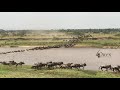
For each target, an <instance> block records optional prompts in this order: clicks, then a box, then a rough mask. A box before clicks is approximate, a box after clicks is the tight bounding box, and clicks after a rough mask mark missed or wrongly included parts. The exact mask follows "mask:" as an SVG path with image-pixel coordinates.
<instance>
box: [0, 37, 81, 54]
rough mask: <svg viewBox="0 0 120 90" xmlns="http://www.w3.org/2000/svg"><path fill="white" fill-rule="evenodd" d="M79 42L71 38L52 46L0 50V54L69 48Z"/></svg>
mask: <svg viewBox="0 0 120 90" xmlns="http://www.w3.org/2000/svg"><path fill="white" fill-rule="evenodd" d="M77 42H79V39H78V38H73V40H69V41H68V42H66V43H64V44H60V45H53V46H40V47H34V48H30V49H25V50H16V51H9V52H1V53H0V54H8V53H17V52H25V51H31V50H44V49H51V48H61V47H65V48H69V47H73V46H75V45H76V43H77Z"/></svg>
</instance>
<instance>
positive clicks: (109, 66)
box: [99, 65, 112, 71]
mask: <svg viewBox="0 0 120 90" xmlns="http://www.w3.org/2000/svg"><path fill="white" fill-rule="evenodd" d="M103 68H104V69H106V71H108V69H110V70H111V69H112V66H111V65H105V66H100V67H99V69H101V70H102V71H103Z"/></svg>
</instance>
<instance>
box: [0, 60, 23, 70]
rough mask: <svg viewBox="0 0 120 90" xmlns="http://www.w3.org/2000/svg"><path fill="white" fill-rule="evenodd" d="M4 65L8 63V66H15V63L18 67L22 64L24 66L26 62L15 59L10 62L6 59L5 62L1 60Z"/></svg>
mask: <svg viewBox="0 0 120 90" xmlns="http://www.w3.org/2000/svg"><path fill="white" fill-rule="evenodd" d="M0 63H1V64H2V65H8V66H13V65H15V66H16V68H17V66H18V65H20V66H21V67H22V65H23V64H25V63H24V62H18V63H17V62H15V61H14V60H13V61H9V62H6V61H3V62H0Z"/></svg>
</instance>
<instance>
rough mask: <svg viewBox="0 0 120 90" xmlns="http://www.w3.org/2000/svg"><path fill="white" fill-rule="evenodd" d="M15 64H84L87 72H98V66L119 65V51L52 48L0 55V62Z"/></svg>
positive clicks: (5, 49) (10, 49) (3, 49)
mask: <svg viewBox="0 0 120 90" xmlns="http://www.w3.org/2000/svg"><path fill="white" fill-rule="evenodd" d="M28 48H30V47H19V48H0V53H1V52H7V51H14V50H24V49H28ZM98 50H100V51H101V52H103V53H111V57H110V56H108V57H100V58H98V57H97V56H96V53H97V51H98ZM10 60H14V61H16V62H19V61H24V62H25V63H26V65H33V64H34V63H37V62H48V61H63V62H64V63H86V64H87V66H86V67H85V69H87V70H98V68H99V66H100V65H107V64H111V65H112V66H116V65H120V49H99V48H53V49H45V50H36V51H25V52H17V53H9V54H0V61H10Z"/></svg>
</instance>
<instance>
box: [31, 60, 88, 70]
mask: <svg viewBox="0 0 120 90" xmlns="http://www.w3.org/2000/svg"><path fill="white" fill-rule="evenodd" d="M86 65H87V64H86V63H83V64H73V63H67V64H64V63H63V62H52V61H50V62H46V63H42V62H40V63H35V64H34V65H33V66H32V67H31V68H32V69H37V70H39V69H42V68H48V69H55V68H60V69H72V68H77V69H80V68H81V67H82V68H83V70H84V67H85V66H86Z"/></svg>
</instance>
